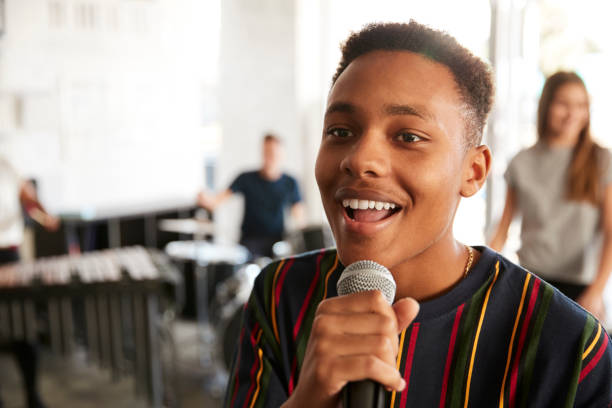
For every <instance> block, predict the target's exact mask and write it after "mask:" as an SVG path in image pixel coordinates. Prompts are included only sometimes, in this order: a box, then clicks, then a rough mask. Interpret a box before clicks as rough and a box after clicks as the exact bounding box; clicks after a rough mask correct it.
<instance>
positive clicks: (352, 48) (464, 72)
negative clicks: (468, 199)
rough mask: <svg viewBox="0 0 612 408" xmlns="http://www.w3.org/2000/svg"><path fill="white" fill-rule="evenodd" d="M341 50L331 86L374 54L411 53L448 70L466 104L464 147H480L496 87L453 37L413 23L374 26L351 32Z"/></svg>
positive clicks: (484, 67) (478, 61)
mask: <svg viewBox="0 0 612 408" xmlns="http://www.w3.org/2000/svg"><path fill="white" fill-rule="evenodd" d="M341 50H342V59H341V60H340V63H339V64H338V68H337V69H336V73H335V74H334V77H333V79H332V86H333V84H334V83H336V80H337V79H338V77H340V75H341V74H342V73H343V72H344V70H345V69H346V67H348V66H349V64H350V63H351V62H353V61H354V60H355V59H356V58H358V57H360V56H362V55H364V54H367V53H370V52H373V51H410V52H414V53H416V54H420V55H422V56H424V57H426V58H429V59H431V60H433V61H435V62H438V63H440V64H442V65H445V66H446V67H448V69H450V71H451V72H452V74H453V76H454V78H455V82H456V84H457V87H458V90H459V94H460V95H461V98H462V99H463V101H464V102H465V109H464V113H465V123H466V142H467V143H466V144H467V146H477V145H479V144H480V142H481V140H482V133H483V130H484V126H485V124H486V121H487V116H488V114H489V112H490V110H491V105H492V104H493V94H494V88H495V87H494V84H493V79H492V74H491V69H490V67H489V65H488V64H486V63H485V62H484V61H482V60H481V59H480V58H478V57H476V56H474V54H472V53H471V52H470V51H469V50H467V49H466V48H465V47H463V46H462V45H461V44H459V43H458V42H457V40H455V38H453V37H451V36H450V35H448V34H446V33H445V32H442V31H438V30H434V29H432V28H429V27H427V26H425V25H423V24H419V23H417V22H416V21H414V20H410V22H409V23H373V24H368V25H366V26H365V27H364V28H363V29H362V30H361V31H359V32H356V33H352V34H351V35H350V36H349V38H348V39H347V40H346V41H345V42H344V43H343V44H342V46H341Z"/></svg>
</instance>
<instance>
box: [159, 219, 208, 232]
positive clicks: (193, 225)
mask: <svg viewBox="0 0 612 408" xmlns="http://www.w3.org/2000/svg"><path fill="white" fill-rule="evenodd" d="M157 227H158V228H159V229H160V230H161V231H167V232H176V233H179V234H194V235H209V234H214V232H215V227H214V224H213V223H212V222H210V221H208V220H199V219H196V218H168V219H164V220H160V221H159V222H158V224H157Z"/></svg>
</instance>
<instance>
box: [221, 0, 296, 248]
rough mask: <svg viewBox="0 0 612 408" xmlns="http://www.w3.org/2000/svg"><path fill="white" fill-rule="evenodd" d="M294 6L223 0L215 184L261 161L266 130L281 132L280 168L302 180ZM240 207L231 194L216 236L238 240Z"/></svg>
mask: <svg viewBox="0 0 612 408" xmlns="http://www.w3.org/2000/svg"><path fill="white" fill-rule="evenodd" d="M294 13H295V7H294V3H293V2H292V1H287V0H224V1H222V8H221V47H220V65H219V73H220V74H219V83H218V88H217V92H218V101H219V119H220V121H219V122H220V126H221V129H222V135H223V136H222V140H223V142H222V148H221V155H220V156H219V159H218V162H217V174H216V177H215V179H216V188H217V189H218V190H221V189H225V188H227V186H228V185H229V184H230V183H231V181H232V180H233V178H234V177H235V176H236V175H237V174H238V173H239V172H241V171H244V170H251V169H256V168H258V166H259V165H260V164H261V160H260V159H261V141H262V137H263V135H264V133H265V132H267V131H272V132H274V133H276V134H278V136H280V137H281V139H282V140H283V143H284V147H285V152H286V161H285V167H286V170H287V172H288V173H289V174H291V175H293V176H294V177H296V178H298V181H299V182H300V183H301V184H302V189H304V187H305V186H304V185H303V184H304V183H303V181H304V180H303V177H302V174H303V162H304V159H303V154H302V153H303V152H302V141H301V135H300V133H299V126H298V120H297V118H298V116H297V107H296V90H295V23H294V21H295V19H294ZM241 214H242V208H241V203H240V199H239V198H237V197H236V198H233V199H232V200H231V201H230V202H229V203H228V204H227V205H226V206H223V207H222V208H220V209H219V210H218V211H217V212H216V221H217V226H218V228H217V231H218V234H219V235H220V239H225V240H237V239H238V236H239V225H240V220H241Z"/></svg>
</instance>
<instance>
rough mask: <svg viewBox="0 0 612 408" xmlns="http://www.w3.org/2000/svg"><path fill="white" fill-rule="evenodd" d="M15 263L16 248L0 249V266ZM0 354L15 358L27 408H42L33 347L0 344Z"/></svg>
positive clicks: (21, 344) (27, 344) (17, 257)
mask: <svg viewBox="0 0 612 408" xmlns="http://www.w3.org/2000/svg"><path fill="white" fill-rule="evenodd" d="M17 261H19V251H18V250H17V248H2V249H0V266H2V265H3V264H7V263H12V262H17ZM0 352H2V353H11V354H12V355H13V356H14V357H15V361H16V362H17V366H18V367H19V370H20V371H21V377H22V379H23V385H24V389H25V390H24V391H25V396H26V400H27V402H28V408H40V407H43V404H42V403H41V401H40V398H39V397H38V390H37V384H36V368H37V363H38V358H37V353H36V348H35V347H34V345H32V344H31V343H28V342H27V341H24V340H13V341H7V342H0ZM2 406H3V405H2V400H0V408H1V407H2Z"/></svg>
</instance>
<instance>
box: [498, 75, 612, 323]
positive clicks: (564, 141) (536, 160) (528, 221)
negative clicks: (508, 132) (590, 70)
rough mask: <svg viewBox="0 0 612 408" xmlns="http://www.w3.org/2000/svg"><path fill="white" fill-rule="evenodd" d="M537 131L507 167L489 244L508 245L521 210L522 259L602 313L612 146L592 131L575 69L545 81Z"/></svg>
mask: <svg viewBox="0 0 612 408" xmlns="http://www.w3.org/2000/svg"><path fill="white" fill-rule="evenodd" d="M537 133H538V140H537V142H536V143H535V145H533V146H531V147H529V148H527V149H525V150H523V151H521V152H519V153H518V154H517V155H516V156H515V157H514V158H513V159H512V161H511V162H510V164H509V166H508V169H507V170H506V173H505V178H506V181H507V185H508V188H507V194H506V204H505V208H504V211H503V214H502V217H501V220H500V222H499V225H498V226H497V230H496V231H495V233H494V235H493V237H492V239H491V241H490V242H489V246H490V247H491V248H493V249H495V250H498V251H500V250H501V249H502V248H503V246H504V243H505V241H506V238H507V235H508V228H509V226H510V223H511V221H512V219H513V218H514V216H515V215H518V214H520V215H521V216H522V221H521V247H520V249H519V250H518V257H519V262H520V264H521V265H522V266H524V267H526V268H527V269H529V270H531V271H533V272H535V273H537V274H538V275H540V276H541V277H542V278H544V279H546V280H547V281H548V282H550V283H552V284H553V285H555V286H556V287H557V288H558V289H560V290H561V291H562V292H563V293H565V294H566V295H567V296H568V297H570V298H572V299H573V300H575V301H577V302H578V303H579V304H580V305H581V306H583V307H584V308H585V309H587V310H589V311H590V312H591V313H593V314H595V315H596V316H598V317H600V318H602V317H603V315H604V306H603V301H602V295H603V292H604V289H605V286H606V283H607V281H608V278H609V276H610V271H611V270H612V167H611V166H610V152H609V151H608V150H607V149H604V148H603V147H601V146H599V145H598V144H597V143H595V142H594V141H593V139H592V137H591V132H590V113H589V96H588V93H587V89H586V86H585V84H584V82H583V80H582V79H581V78H580V77H579V76H578V75H577V74H576V73H574V72H562V71H561V72H557V73H555V74H553V75H551V76H550V77H549V78H548V79H547V80H546V82H545V84H544V87H543V90H542V94H541V96H540V101H539V104H538V117H537ZM601 238H603V243H601V242H600V239H601ZM600 245H601V248H599V246H600ZM598 254H599V255H598Z"/></svg>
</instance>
